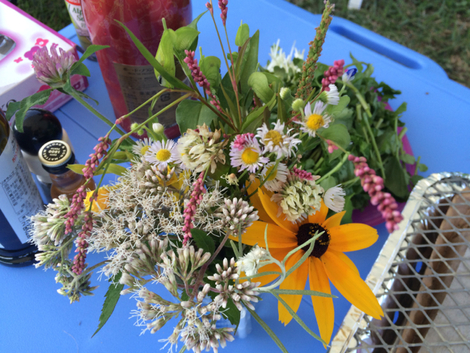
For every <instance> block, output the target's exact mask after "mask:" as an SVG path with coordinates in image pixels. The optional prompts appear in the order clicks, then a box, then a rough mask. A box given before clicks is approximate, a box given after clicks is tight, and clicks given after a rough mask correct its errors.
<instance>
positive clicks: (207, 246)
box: [191, 228, 215, 254]
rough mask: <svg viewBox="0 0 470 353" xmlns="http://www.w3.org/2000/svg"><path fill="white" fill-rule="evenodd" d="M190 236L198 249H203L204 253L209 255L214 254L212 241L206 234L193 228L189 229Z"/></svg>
mask: <svg viewBox="0 0 470 353" xmlns="http://www.w3.org/2000/svg"><path fill="white" fill-rule="evenodd" d="M191 235H192V238H193V240H194V241H195V243H196V245H197V247H198V248H200V249H203V250H204V251H205V252H209V253H211V254H213V253H214V251H215V243H214V239H212V238H211V237H210V236H209V235H207V233H206V232H204V231H203V230H200V229H197V228H193V229H191Z"/></svg>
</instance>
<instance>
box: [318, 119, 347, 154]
mask: <svg viewBox="0 0 470 353" xmlns="http://www.w3.org/2000/svg"><path fill="white" fill-rule="evenodd" d="M321 136H322V137H324V138H325V139H327V140H331V141H334V142H336V143H337V144H338V145H340V146H341V147H342V148H344V149H347V148H348V147H349V143H350V142H351V137H350V136H349V132H348V129H347V128H346V126H344V125H343V124H334V125H330V126H329V127H328V128H326V129H324V130H323V132H322V133H321Z"/></svg>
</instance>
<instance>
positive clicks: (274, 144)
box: [256, 120, 302, 158]
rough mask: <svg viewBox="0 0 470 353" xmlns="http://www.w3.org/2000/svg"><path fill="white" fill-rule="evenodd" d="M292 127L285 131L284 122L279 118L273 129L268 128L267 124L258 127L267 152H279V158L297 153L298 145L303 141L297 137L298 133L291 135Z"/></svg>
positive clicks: (259, 136) (259, 135) (258, 135)
mask: <svg viewBox="0 0 470 353" xmlns="http://www.w3.org/2000/svg"><path fill="white" fill-rule="evenodd" d="M291 131H292V129H289V130H288V131H287V133H286V134H285V133H284V123H281V121H280V120H278V121H277V122H276V123H275V124H274V128H273V129H272V130H268V127H267V126H266V124H263V126H261V127H260V128H258V134H257V135H256V137H258V138H259V139H260V141H261V143H262V144H263V145H264V146H265V152H275V153H277V158H282V157H290V156H291V155H293V154H295V148H296V145H298V144H299V143H301V142H302V141H300V140H299V139H297V138H295V137H296V136H297V134H294V135H292V136H289V133H290V132H291Z"/></svg>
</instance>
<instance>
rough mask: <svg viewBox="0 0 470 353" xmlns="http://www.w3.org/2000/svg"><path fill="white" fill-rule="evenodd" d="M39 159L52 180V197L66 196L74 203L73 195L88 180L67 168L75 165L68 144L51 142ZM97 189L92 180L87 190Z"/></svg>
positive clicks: (73, 156)
mask: <svg viewBox="0 0 470 353" xmlns="http://www.w3.org/2000/svg"><path fill="white" fill-rule="evenodd" d="M38 157H39V160H40V161H41V163H42V166H43V168H44V169H45V170H46V171H47V172H48V173H49V176H50V177H51V180H52V187H51V197H52V198H57V197H59V195H64V194H65V195H66V196H67V198H68V199H69V200H70V201H72V198H73V195H74V194H75V192H76V191H77V189H78V188H79V187H80V186H82V185H83V184H85V182H86V179H85V177H84V176H83V175H80V174H77V173H75V172H74V171H72V170H70V169H68V168H67V166H68V165H69V164H74V163H75V155H74V153H73V151H72V149H71V148H70V146H69V145H68V143H66V142H65V141H61V140H53V141H49V142H47V143H45V144H44V145H43V146H42V147H41V149H40V150H39V154H38ZM95 188H96V185H95V182H94V181H93V179H91V180H90V181H89V182H88V183H87V184H86V189H87V190H88V189H89V190H94V189H95Z"/></svg>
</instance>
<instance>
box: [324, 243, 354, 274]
mask: <svg viewBox="0 0 470 353" xmlns="http://www.w3.org/2000/svg"><path fill="white" fill-rule="evenodd" d="M328 251H329V252H332V253H334V255H335V256H337V257H338V258H339V259H340V260H341V261H343V262H344V263H345V264H346V265H348V266H349V267H350V268H351V270H353V271H354V272H356V273H357V275H358V276H360V274H359V270H358V269H357V267H356V265H355V264H354V262H352V260H351V259H350V258H349V257H347V256H346V255H345V254H343V253H342V252H339V251H335V250H331V248H329V249H328Z"/></svg>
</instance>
